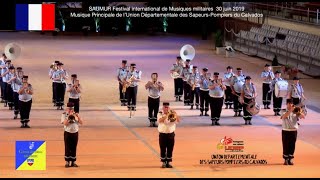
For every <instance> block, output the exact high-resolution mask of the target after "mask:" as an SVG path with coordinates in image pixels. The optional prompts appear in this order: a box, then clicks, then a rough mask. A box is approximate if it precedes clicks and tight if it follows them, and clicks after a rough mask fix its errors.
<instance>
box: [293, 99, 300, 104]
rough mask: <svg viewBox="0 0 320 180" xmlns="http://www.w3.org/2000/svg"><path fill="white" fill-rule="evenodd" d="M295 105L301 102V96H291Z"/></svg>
mask: <svg viewBox="0 0 320 180" xmlns="http://www.w3.org/2000/svg"><path fill="white" fill-rule="evenodd" d="M291 99H292V102H293V104H294V105H298V104H300V102H301V99H300V98H291Z"/></svg>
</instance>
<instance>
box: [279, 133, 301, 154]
mask: <svg viewBox="0 0 320 180" xmlns="http://www.w3.org/2000/svg"><path fill="white" fill-rule="evenodd" d="M297 135H298V131H285V130H282V148H283V155H282V157H283V159H293V158H294V150H295V148H296V141H297Z"/></svg>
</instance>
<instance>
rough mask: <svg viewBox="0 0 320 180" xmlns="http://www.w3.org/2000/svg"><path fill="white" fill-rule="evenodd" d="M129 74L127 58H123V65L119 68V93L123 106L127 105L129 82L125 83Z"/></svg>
mask: <svg viewBox="0 0 320 180" xmlns="http://www.w3.org/2000/svg"><path fill="white" fill-rule="evenodd" d="M127 74H128V69H127V60H122V63H121V67H120V68H118V69H117V79H118V82H119V95H120V102H121V106H127V93H126V91H127V86H126V85H127V84H126V83H125V80H126V78H127ZM124 86H125V87H124Z"/></svg>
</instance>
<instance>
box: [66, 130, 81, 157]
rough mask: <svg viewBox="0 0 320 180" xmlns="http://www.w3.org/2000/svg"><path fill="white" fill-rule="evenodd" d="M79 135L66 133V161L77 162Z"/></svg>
mask: <svg viewBox="0 0 320 180" xmlns="http://www.w3.org/2000/svg"><path fill="white" fill-rule="evenodd" d="M78 139H79V133H78V132H76V133H69V132H67V131H64V160H65V161H76V160H77V145H78Z"/></svg>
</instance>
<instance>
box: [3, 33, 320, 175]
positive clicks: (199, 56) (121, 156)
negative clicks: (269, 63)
mask: <svg viewBox="0 0 320 180" xmlns="http://www.w3.org/2000/svg"><path fill="white" fill-rule="evenodd" d="M10 42H15V43H17V44H19V45H20V47H21V49H22V53H21V56H20V57H19V58H18V59H16V60H14V61H13V64H14V65H15V66H22V67H23V69H24V72H25V74H27V75H29V82H30V83H31V84H32V85H33V88H34V96H33V105H32V110H31V117H30V119H31V122H30V125H31V128H30V129H20V123H19V120H13V111H10V110H8V108H4V107H3V106H2V104H1V107H0V129H1V134H2V136H1V137H0V161H1V162H2V163H0V169H1V171H0V177H11V178H12V177H320V172H319V168H320V165H319V163H318V160H319V159H320V151H319V148H320V138H319V136H318V135H319V129H320V122H319V117H318V116H319V113H320V109H319V108H317V107H320V93H319V92H320V85H319V83H320V80H319V79H313V78H311V77H308V76H306V75H303V74H300V75H299V76H300V77H301V78H302V79H301V83H302V85H303V86H304V89H305V91H306V92H305V95H306V97H307V98H308V100H307V106H308V107H309V109H308V110H309V111H308V116H307V118H306V119H305V120H303V121H301V124H302V125H301V126H299V127H300V129H299V131H298V140H297V144H296V152H295V165H294V166H283V165H282V164H283V159H282V144H281V121H280V119H279V117H275V116H273V111H272V109H270V110H264V109H261V111H260V113H259V115H258V116H255V117H253V120H252V122H253V125H252V126H244V125H243V124H244V121H243V119H242V118H240V117H237V118H234V117H233V111H232V110H230V109H227V110H226V109H223V111H222V117H221V120H220V124H221V126H220V127H216V126H211V121H210V118H209V117H200V116H199V110H189V107H188V106H183V104H182V103H181V102H174V98H173V95H174V89H173V80H172V78H171V77H170V74H169V69H170V67H171V65H172V64H173V63H174V62H175V57H176V56H177V55H179V51H180V48H181V47H182V46H183V45H185V44H191V45H192V46H193V47H194V48H195V49H196V57H195V58H194V59H193V61H192V64H194V65H197V66H198V67H199V68H201V69H202V68H203V67H208V68H209V70H210V72H212V73H213V72H215V71H217V72H220V74H223V73H224V71H225V68H226V67H227V66H228V65H231V66H233V67H234V68H236V67H242V69H243V72H244V74H245V75H250V76H251V77H252V78H253V82H254V83H255V84H256V85H257V87H258V94H259V98H258V102H259V103H260V104H261V103H262V89H261V87H262V85H261V84H262V81H261V80H260V78H259V77H260V73H261V71H262V70H263V67H264V65H265V64H266V61H265V60H262V59H258V58H254V57H248V56H246V55H242V54H240V53H236V56H235V57H233V58H225V57H224V56H222V55H216V54H215V52H214V50H213V43H212V41H210V40H208V41H203V40H200V38H199V37H189V36H174V35H166V36H165V35H160V36H142V35H136V36H129V35H123V36H118V37H107V36H105V37H97V36H96V37H83V36H78V37H75V36H57V37H53V36H49V35H39V34H34V33H27V32H26V33H13V32H12V33H4V32H1V33H0V49H4V47H5V46H6V45H7V44H8V43H10ZM122 59H127V60H128V62H129V64H130V63H136V64H137V69H138V70H141V71H142V82H140V86H139V89H138V105H137V111H136V112H135V113H134V116H133V117H132V118H129V112H128V111H127V110H126V108H125V107H121V106H120V104H119V100H118V99H119V95H118V83H117V80H116V69H117V68H118V67H119V66H120V65H121V60H122ZM54 60H60V61H62V62H63V63H64V67H65V69H66V70H67V71H68V72H69V74H73V73H76V74H78V78H79V80H80V83H81V85H82V86H83V93H82V99H81V105H80V113H81V115H82V117H83V119H84V121H85V124H84V126H83V127H81V128H80V135H79V138H80V140H79V144H78V154H77V158H78V160H77V163H78V165H79V166H80V167H79V168H69V169H66V168H65V167H64V163H65V162H64V142H63V129H62V125H61V124H60V123H59V121H60V120H59V118H60V115H61V112H62V111H59V110H55V108H54V107H53V106H52V103H51V98H52V97H51V91H52V90H51V81H50V80H49V78H48V70H49V66H50V64H51V63H52V62H53V61H54ZM152 72H158V73H159V75H160V77H159V80H160V81H161V82H162V83H163V84H164V86H165V91H164V92H162V96H161V102H163V101H170V102H171V104H172V105H171V106H172V108H173V109H176V110H177V112H178V113H179V114H180V115H181V116H182V122H181V123H180V124H179V125H178V126H177V130H176V144H175V147H174V155H173V166H174V168H172V169H161V168H160V166H161V163H160V159H159V151H160V149H159V143H158V131H157V128H150V127H148V125H149V123H148V118H147V109H148V108H147V103H146V102H147V91H146V90H145V89H144V85H145V84H146V82H147V81H148V80H149V79H150V74H151V73H152ZM66 96H67V95H66ZM65 100H67V98H65ZM283 107H284V104H283ZM225 136H227V137H232V139H233V140H239V141H244V152H243V153H239V152H238V153H237V152H234V153H225V152H224V151H223V150H218V149H217V144H218V143H219V141H220V139H222V138H223V137H225ZM16 140H45V141H46V142H47V170H46V171H17V170H15V141H16ZM212 154H255V155H257V159H260V160H266V161H267V164H251V165H240V164H232V165H231V164H200V160H210V159H211V155H212Z"/></svg>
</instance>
